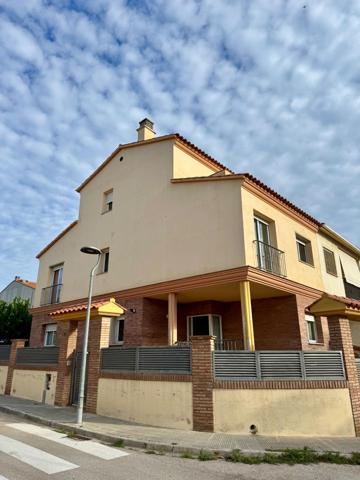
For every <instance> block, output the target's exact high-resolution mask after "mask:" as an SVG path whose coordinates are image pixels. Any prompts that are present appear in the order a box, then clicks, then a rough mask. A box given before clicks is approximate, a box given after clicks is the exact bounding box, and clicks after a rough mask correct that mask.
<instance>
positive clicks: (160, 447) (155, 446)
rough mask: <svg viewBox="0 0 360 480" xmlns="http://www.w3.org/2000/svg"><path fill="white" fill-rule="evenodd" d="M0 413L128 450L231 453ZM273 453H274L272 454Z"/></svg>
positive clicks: (0, 408)
mask: <svg viewBox="0 0 360 480" xmlns="http://www.w3.org/2000/svg"><path fill="white" fill-rule="evenodd" d="M0 412H4V413H9V414H11V415H15V416H17V417H20V418H25V419H26V420H31V421H33V422H35V423H39V424H41V425H46V426H48V427H53V428H59V429H61V430H64V432H68V433H75V434H78V435H83V436H86V437H89V438H91V439H95V440H99V441H101V442H104V443H107V444H111V445H112V444H114V443H115V442H117V441H119V440H122V441H123V442H124V447H130V448H139V449H141V450H157V451H162V452H167V453H173V454H179V455H181V454H182V453H185V452H189V453H191V454H192V455H198V454H199V453H200V452H202V451H207V452H211V453H214V454H217V455H219V456H226V455H228V454H229V453H231V452H232V449H214V448H211V447H209V448H204V447H194V446H185V445H181V446H180V445H176V444H174V443H171V444H168V443H161V442H143V441H140V440H134V439H132V438H129V437H126V436H124V435H122V436H116V435H109V434H104V433H99V432H94V431H92V430H88V429H86V428H83V427H77V426H75V425H69V424H68V423H62V422H57V421H55V420H48V419H47V418H43V417H40V416H39V415H34V414H31V413H27V412H22V411H20V410H16V409H14V408H11V407H8V406H5V405H0ZM241 452H242V453H244V454H246V455H251V456H252V455H254V456H256V455H260V454H263V453H265V452H266V450H241ZM274 453H275V452H274Z"/></svg>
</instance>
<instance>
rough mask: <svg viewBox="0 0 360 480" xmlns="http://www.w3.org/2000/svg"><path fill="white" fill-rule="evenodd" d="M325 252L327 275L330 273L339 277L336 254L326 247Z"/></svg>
mask: <svg viewBox="0 0 360 480" xmlns="http://www.w3.org/2000/svg"><path fill="white" fill-rule="evenodd" d="M323 250H324V258H325V267H326V271H327V273H330V274H331V275H335V276H336V277H337V270H336V262H335V255H334V252H332V251H331V250H328V249H327V248H325V247H323Z"/></svg>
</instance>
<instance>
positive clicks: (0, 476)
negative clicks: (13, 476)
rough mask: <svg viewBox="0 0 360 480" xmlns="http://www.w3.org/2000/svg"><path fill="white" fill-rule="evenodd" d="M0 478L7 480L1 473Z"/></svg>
mask: <svg viewBox="0 0 360 480" xmlns="http://www.w3.org/2000/svg"><path fill="white" fill-rule="evenodd" d="M0 480H8V479H7V478H6V477H3V476H2V475H0Z"/></svg>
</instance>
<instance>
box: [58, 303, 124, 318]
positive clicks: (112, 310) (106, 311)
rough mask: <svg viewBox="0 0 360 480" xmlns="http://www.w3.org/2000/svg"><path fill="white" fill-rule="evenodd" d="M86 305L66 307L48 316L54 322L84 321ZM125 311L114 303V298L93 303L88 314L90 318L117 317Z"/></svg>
mask: <svg viewBox="0 0 360 480" xmlns="http://www.w3.org/2000/svg"><path fill="white" fill-rule="evenodd" d="M86 310H87V303H81V304H75V305H68V306H66V307H64V308H60V309H59V310H55V311H54V312H51V313H50V314H49V315H50V316H51V317H54V319H56V320H72V319H76V320H84V319H85V316H86ZM125 311H126V308H125V307H122V306H121V305H120V304H119V303H116V301H115V298H110V299H109V300H107V301H102V302H93V303H92V304H91V305H90V314H91V316H92V317H94V316H100V317H118V316H119V315H123V314H124V313H125Z"/></svg>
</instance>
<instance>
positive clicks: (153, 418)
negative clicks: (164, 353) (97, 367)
mask: <svg viewBox="0 0 360 480" xmlns="http://www.w3.org/2000/svg"><path fill="white" fill-rule="evenodd" d="M97 413H98V414H99V415H106V416H110V417H115V418H121V419H122V420H128V421H131V422H137V423H144V424H147V425H154V426H159V427H169V428H179V429H182V430H191V429H192V424H193V421H192V384H191V382H155V381H141V380H118V379H116V380H115V379H107V378H101V379H100V381H99V389H98V400H97Z"/></svg>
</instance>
